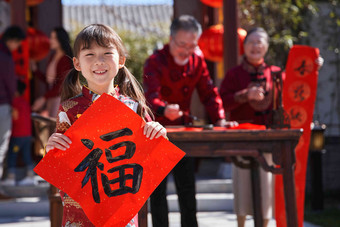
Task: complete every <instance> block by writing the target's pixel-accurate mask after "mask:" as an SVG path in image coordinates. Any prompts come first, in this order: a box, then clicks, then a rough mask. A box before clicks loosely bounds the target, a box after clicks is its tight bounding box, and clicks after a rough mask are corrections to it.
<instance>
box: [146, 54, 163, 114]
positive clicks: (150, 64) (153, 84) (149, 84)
mask: <svg viewBox="0 0 340 227" xmlns="http://www.w3.org/2000/svg"><path fill="white" fill-rule="evenodd" d="M160 64H161V63H160V62H159V61H158V60H157V56H156V55H155V54H154V55H152V56H151V57H150V58H149V59H148V60H147V61H146V62H145V65H144V74H143V85H144V92H145V98H146V101H147V103H148V104H149V105H150V108H151V110H152V111H153V112H154V113H157V114H159V115H163V114H164V108H165V106H166V103H165V102H164V101H163V100H162V95H161V92H160V90H161V83H160V78H161V76H162V71H161V67H160Z"/></svg>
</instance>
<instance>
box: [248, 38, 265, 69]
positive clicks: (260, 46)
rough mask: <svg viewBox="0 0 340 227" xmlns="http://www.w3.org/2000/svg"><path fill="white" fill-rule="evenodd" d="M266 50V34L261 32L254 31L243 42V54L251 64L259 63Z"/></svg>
mask: <svg viewBox="0 0 340 227" xmlns="http://www.w3.org/2000/svg"><path fill="white" fill-rule="evenodd" d="M267 50H268V42H267V39H266V36H265V35H264V34H263V33H261V32H254V33H252V34H250V35H249V36H248V37H247V41H246V42H245V43H244V54H245V56H246V58H247V60H248V61H249V62H250V63H252V64H260V63H261V62H262V61H263V58H264V56H265V55H266V53H267Z"/></svg>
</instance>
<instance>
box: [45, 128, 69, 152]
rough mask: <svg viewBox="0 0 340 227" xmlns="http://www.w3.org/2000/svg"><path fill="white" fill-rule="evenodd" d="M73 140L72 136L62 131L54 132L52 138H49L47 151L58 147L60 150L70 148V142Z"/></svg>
mask: <svg viewBox="0 0 340 227" xmlns="http://www.w3.org/2000/svg"><path fill="white" fill-rule="evenodd" d="M71 143H72V141H71V140H70V138H68V137H67V136H65V135H64V134H62V133H53V134H52V135H51V136H50V138H48V141H47V144H46V147H45V151H46V153H48V152H49V151H50V150H53V149H54V148H58V149H60V150H63V151H64V150H66V149H67V148H70V144H71Z"/></svg>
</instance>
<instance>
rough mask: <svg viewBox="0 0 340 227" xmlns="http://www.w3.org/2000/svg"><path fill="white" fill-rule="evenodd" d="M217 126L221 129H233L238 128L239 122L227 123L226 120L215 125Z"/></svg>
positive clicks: (221, 120)
mask: <svg viewBox="0 0 340 227" xmlns="http://www.w3.org/2000/svg"><path fill="white" fill-rule="evenodd" d="M215 125H216V126H220V127H227V128H231V127H236V126H238V122H236V121H226V120H225V119H220V120H218V121H217V122H216V123H215Z"/></svg>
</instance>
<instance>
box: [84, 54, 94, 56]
mask: <svg viewBox="0 0 340 227" xmlns="http://www.w3.org/2000/svg"><path fill="white" fill-rule="evenodd" d="M92 55H93V54H86V55H85V56H92Z"/></svg>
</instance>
